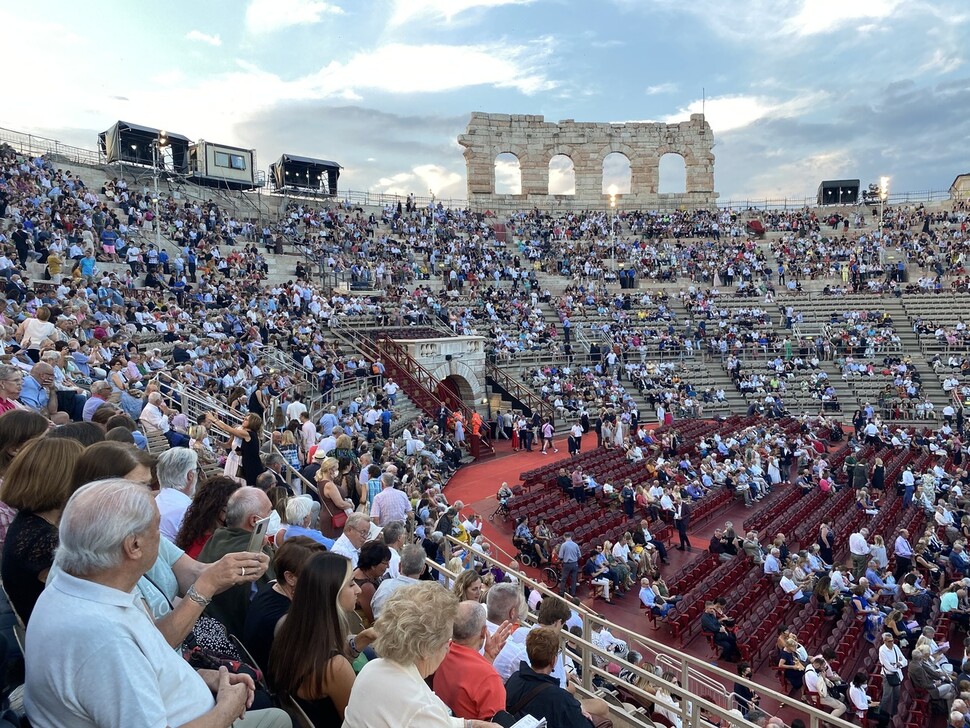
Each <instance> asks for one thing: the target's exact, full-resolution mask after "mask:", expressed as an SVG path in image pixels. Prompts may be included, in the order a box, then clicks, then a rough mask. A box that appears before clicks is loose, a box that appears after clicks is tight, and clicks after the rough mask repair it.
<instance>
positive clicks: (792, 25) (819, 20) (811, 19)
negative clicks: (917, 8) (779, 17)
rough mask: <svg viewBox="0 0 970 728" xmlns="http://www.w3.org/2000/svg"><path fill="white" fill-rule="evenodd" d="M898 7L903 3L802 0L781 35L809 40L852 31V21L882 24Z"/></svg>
mask: <svg viewBox="0 0 970 728" xmlns="http://www.w3.org/2000/svg"><path fill="white" fill-rule="evenodd" d="M901 5H902V0H850V1H849V2H847V1H846V0H802V7H801V10H799V12H798V13H797V14H795V15H794V16H792V17H790V18H789V19H788V20H786V21H785V22H784V24H783V25H782V31H783V32H786V33H791V34H793V35H799V36H808V35H816V34H819V33H829V32H832V31H846V30H852V23H853V22H854V21H861V20H867V21H873V20H885V19H886V18H889V17H890V16H891V15H892V14H893V13H894V12H895V11H896V10H897V9H898V8H899V7H900V6H901ZM868 24H869V25H872V23H871V22H870V23H868Z"/></svg>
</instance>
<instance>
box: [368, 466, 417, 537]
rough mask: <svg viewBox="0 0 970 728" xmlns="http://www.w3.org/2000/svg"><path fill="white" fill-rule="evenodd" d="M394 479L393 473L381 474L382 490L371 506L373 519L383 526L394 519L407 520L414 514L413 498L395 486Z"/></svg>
mask: <svg viewBox="0 0 970 728" xmlns="http://www.w3.org/2000/svg"><path fill="white" fill-rule="evenodd" d="M394 480H395V478H394V476H393V475H392V474H391V473H384V474H383V475H382V476H381V492H380V493H378V494H377V495H376V496H375V497H374V501H373V503H371V506H370V518H371V520H372V521H373V522H374V523H375V524H376V525H378V526H380V527H382V528H383V527H384V526H386V525H387V524H388V523H391V522H392V521H402V522H407V521H408V520H409V519H410V518H411V517H412V516H413V515H414V509H413V508H412V507H411V500H410V499H409V498H408V497H407V495H406V494H405V493H404V491H403V490H398V489H397V488H395V487H394Z"/></svg>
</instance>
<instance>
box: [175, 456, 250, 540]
mask: <svg viewBox="0 0 970 728" xmlns="http://www.w3.org/2000/svg"><path fill="white" fill-rule="evenodd" d="M240 487H241V486H240V485H239V481H237V480H234V479H232V478H227V477H226V476H224V475H217V476H215V477H212V478H209V479H208V480H205V481H203V482H202V484H201V485H200V486H199V488H198V490H197V491H196V493H195V498H193V499H192V503H191V505H190V506H189V507H188V509H187V510H186V511H185V516H184V517H183V519H182V525H181V527H180V528H179V532H178V533H177V534H176V536H175V545H176V546H178V547H179V548H180V549H182V550H183V551H184V552H185V553H186V554H188V555H189V556H191V557H192V558H193V559H197V558H198V557H199V553H200V552H201V551H202V547H203V546H205V545H206V543H207V542H208V541H209V538H211V537H212V534H213V533H214V532H215V530H216V529H217V528H222V527H223V526H225V525H226V506H227V505H228V503H229V496H231V495H232V494H233V493H234V492H236V491H237V490H238V489H239V488H240Z"/></svg>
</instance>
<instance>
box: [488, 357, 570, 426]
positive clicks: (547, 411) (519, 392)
mask: <svg viewBox="0 0 970 728" xmlns="http://www.w3.org/2000/svg"><path fill="white" fill-rule="evenodd" d="M485 376H486V377H491V378H492V379H493V380H495V381H496V382H498V385H499V386H500V387H502V388H503V389H504V390H505V391H506V392H508V393H509V394H510V395H512V396H513V397H515V398H516V399H517V400H519V401H520V402H522V403H523V404H525V405H528V407H529V409H531V410H532V411H533V412H536V411H538V412H539V415H540V416H541V417H542V419H543V420H547V419H548V420H555V415H556V411H555V409H554V408H553V406H552V405H551V404H549V402H547V401H546V400H544V399H542V397H540V396H538V395H537V394H536V393H535V392H533V391H532V390H531V389H528V388H527V387H524V386H522V384H521V383H520V382H517V381H516V380H514V379H513V378H512V377H510V376H509V375H508V374H506V373H505V372H504V371H502V370H501V369H500V368H499V367H497V366H495V365H494V364H492V363H490V362H489V363H486V364H485Z"/></svg>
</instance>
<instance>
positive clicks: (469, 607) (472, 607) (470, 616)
mask: <svg viewBox="0 0 970 728" xmlns="http://www.w3.org/2000/svg"><path fill="white" fill-rule="evenodd" d="M484 626H485V605H484V604H481V603H480V602H473V601H471V600H466V601H463V602H460V603H459V604H458V614H456V615H455V623H454V624H453V625H452V626H451V636H452V638H453V639H455V640H469V639H471V638H472V637H478V636H479V635H480V634H481V633H482V628H483V627H484Z"/></svg>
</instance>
